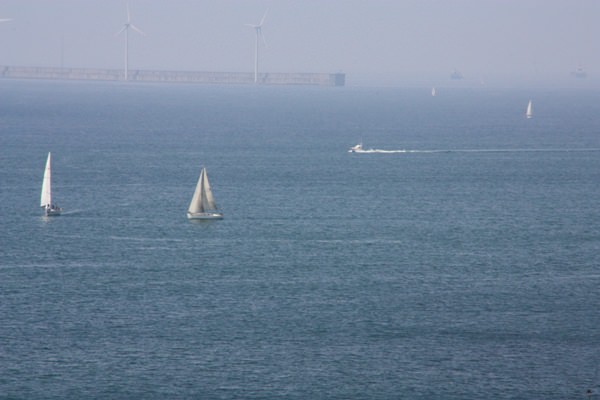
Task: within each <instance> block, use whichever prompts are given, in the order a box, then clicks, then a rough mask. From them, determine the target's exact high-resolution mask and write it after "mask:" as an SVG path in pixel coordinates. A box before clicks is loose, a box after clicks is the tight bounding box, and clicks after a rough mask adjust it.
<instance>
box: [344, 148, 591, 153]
mask: <svg viewBox="0 0 600 400" xmlns="http://www.w3.org/2000/svg"><path fill="white" fill-rule="evenodd" d="M528 152H529V153H535V152H552V153H562V152H564V153H568V152H600V148H589V149H583V148H579V149H446V150H441V149H438V150H405V149H400V150H382V149H365V150H357V151H355V152H354V153H355V154H397V153H528Z"/></svg>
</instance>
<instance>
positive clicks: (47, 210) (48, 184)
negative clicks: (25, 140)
mask: <svg viewBox="0 0 600 400" xmlns="http://www.w3.org/2000/svg"><path fill="white" fill-rule="evenodd" d="M51 158H52V155H51V154H50V153H48V159H47V160H46V169H45V171H44V180H43V181H42V195H41V198H40V207H42V208H43V210H44V215H46V216H47V217H52V216H58V215H60V212H61V211H62V208H60V207H58V206H57V205H56V204H54V203H52V166H51Z"/></svg>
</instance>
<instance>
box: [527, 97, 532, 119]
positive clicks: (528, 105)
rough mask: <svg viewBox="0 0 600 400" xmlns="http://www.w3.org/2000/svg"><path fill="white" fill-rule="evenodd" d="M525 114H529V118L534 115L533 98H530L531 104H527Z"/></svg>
mask: <svg viewBox="0 0 600 400" xmlns="http://www.w3.org/2000/svg"><path fill="white" fill-rule="evenodd" d="M525 116H527V118H531V117H533V109H532V107H531V100H529V104H527V111H526V112H525Z"/></svg>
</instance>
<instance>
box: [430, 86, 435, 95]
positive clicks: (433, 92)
mask: <svg viewBox="0 0 600 400" xmlns="http://www.w3.org/2000/svg"><path fill="white" fill-rule="evenodd" d="M431 95H432V96H433V97H435V88H431Z"/></svg>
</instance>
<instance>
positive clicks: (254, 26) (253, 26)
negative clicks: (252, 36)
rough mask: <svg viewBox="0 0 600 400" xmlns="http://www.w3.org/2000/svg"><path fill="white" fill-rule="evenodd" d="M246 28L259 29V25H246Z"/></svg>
mask: <svg viewBox="0 0 600 400" xmlns="http://www.w3.org/2000/svg"><path fill="white" fill-rule="evenodd" d="M244 26H249V27H250V28H255V29H256V28H258V25H254V24H244Z"/></svg>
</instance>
